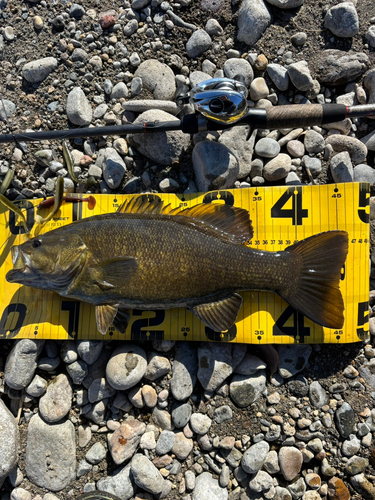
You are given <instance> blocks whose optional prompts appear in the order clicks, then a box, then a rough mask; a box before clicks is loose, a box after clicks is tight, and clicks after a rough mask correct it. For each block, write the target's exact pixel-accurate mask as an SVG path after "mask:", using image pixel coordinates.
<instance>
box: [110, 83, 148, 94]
mask: <svg viewBox="0 0 375 500" xmlns="http://www.w3.org/2000/svg"><path fill="white" fill-rule="evenodd" d="M141 81H142V80H141ZM128 94H129V90H128V87H127V86H126V84H125V83H124V82H119V83H117V84H116V85H115V86H114V87H113V89H112V91H111V99H121V98H122V97H128Z"/></svg>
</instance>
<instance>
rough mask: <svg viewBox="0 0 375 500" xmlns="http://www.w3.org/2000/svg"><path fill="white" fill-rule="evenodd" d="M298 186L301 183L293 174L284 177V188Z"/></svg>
mask: <svg viewBox="0 0 375 500" xmlns="http://www.w3.org/2000/svg"><path fill="white" fill-rule="evenodd" d="M300 184H302V183H301V181H300V179H299V177H298V175H297V174H296V173H295V172H289V174H288V175H287V176H286V177H285V185H286V186H299V185H300Z"/></svg>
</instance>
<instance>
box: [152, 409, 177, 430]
mask: <svg viewBox="0 0 375 500" xmlns="http://www.w3.org/2000/svg"><path fill="white" fill-rule="evenodd" d="M152 420H153V422H154V424H155V425H157V426H158V427H160V428H161V429H163V430H167V431H171V430H173V429H174V423H173V422H172V417H171V415H170V413H169V412H168V411H167V410H161V409H160V408H158V407H157V406H155V407H154V409H153V411H152Z"/></svg>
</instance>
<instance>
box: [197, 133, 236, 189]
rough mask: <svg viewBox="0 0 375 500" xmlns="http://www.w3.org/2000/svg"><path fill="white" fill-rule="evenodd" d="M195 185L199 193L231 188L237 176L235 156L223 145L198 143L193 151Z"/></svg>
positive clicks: (206, 142)
mask: <svg viewBox="0 0 375 500" xmlns="http://www.w3.org/2000/svg"><path fill="white" fill-rule="evenodd" d="M192 160H193V167H194V173H195V183H196V185H197V188H198V190H199V191H201V192H205V191H211V190H214V189H226V188H231V187H233V184H234V182H235V181H236V180H237V179H238V176H239V172H240V169H239V162H238V160H237V158H236V156H235V155H234V154H233V153H232V152H231V151H230V149H228V148H227V147H226V146H224V145H223V144H220V143H217V142H213V141H202V142H199V143H198V144H197V145H196V146H195V147H194V150H193V155H192Z"/></svg>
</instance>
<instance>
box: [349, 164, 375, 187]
mask: <svg viewBox="0 0 375 500" xmlns="http://www.w3.org/2000/svg"><path fill="white" fill-rule="evenodd" d="M353 174H354V175H353V180H354V182H369V183H370V184H374V182H375V169H374V168H372V167H370V165H365V164H359V165H357V166H356V167H354V172H353Z"/></svg>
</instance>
